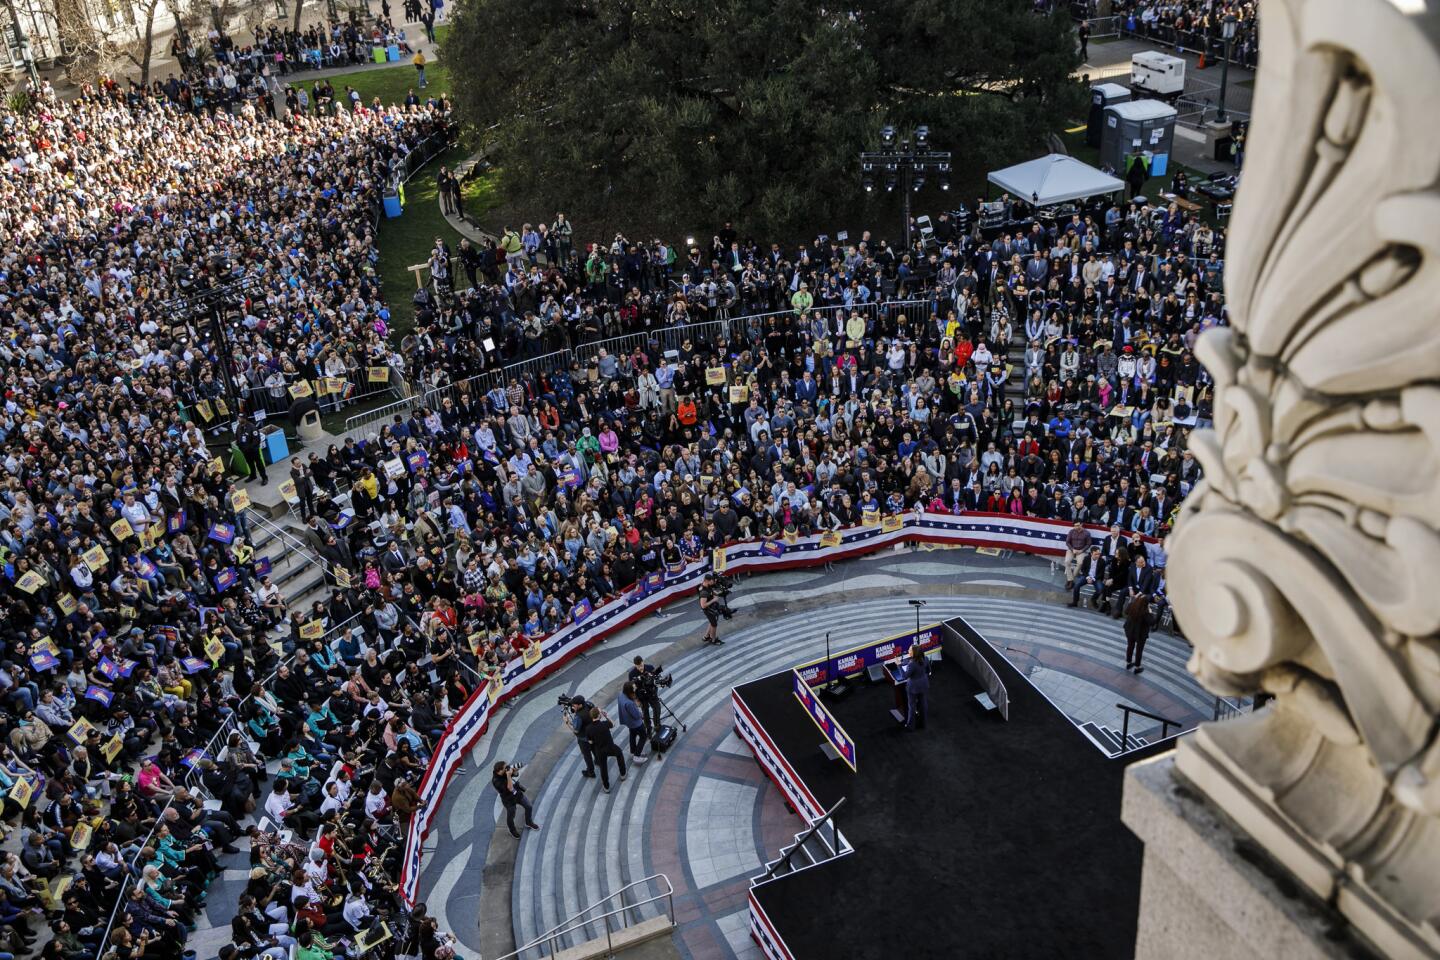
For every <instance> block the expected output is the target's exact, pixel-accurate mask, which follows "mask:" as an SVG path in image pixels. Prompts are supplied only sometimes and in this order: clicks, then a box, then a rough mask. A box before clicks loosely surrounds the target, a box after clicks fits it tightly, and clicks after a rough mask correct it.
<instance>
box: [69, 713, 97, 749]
mask: <svg viewBox="0 0 1440 960" xmlns="http://www.w3.org/2000/svg"><path fill="white" fill-rule="evenodd" d="M94 729H95V727H94V725H93V724H91V723H90V721H89V720H86V719H85V718H84V717H81V718H80V719H79V720H76V721H75V722H74V723H72V724H71V725H70V732H69V734H68V736H69V737H70V739H71V740H72V741H73V742H75V743H84V742H85V737H86V736H87V735H88V734H89V733H90V731H91V730H94Z"/></svg>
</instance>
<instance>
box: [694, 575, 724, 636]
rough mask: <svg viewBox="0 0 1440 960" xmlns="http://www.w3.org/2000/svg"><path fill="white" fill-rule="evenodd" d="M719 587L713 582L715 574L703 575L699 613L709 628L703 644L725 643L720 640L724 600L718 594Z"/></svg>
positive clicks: (706, 629)
mask: <svg viewBox="0 0 1440 960" xmlns="http://www.w3.org/2000/svg"><path fill="white" fill-rule="evenodd" d="M718 590H719V587H718V585H717V584H716V582H715V574H713V573H707V574H705V582H704V583H703V585H702V586H701V587H700V612H701V613H703V614H705V619H706V620H707V621H709V623H710V626H708V627H706V628H705V642H706V643H710V644H714V645H715V646H720V645H721V644H723V643H724V642H725V641H724V640H721V639H720V636H719V633H718V631H719V627H720V612H721V608H722V607H723V606H724V605H725V598H724V597H723V596H721V595H720V593H719V592H718Z"/></svg>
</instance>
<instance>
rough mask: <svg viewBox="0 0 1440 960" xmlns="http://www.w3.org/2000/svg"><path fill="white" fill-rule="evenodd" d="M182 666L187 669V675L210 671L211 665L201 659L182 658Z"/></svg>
mask: <svg viewBox="0 0 1440 960" xmlns="http://www.w3.org/2000/svg"><path fill="white" fill-rule="evenodd" d="M180 665H181V666H182V667H184V668H185V672H186V673H199V672H200V671H201V670H209V669H210V664H208V663H206V662H205V661H204V660H201V659H200V658H199V657H182V658H181V660H180Z"/></svg>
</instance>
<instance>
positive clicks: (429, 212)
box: [292, 24, 495, 419]
mask: <svg viewBox="0 0 1440 960" xmlns="http://www.w3.org/2000/svg"><path fill="white" fill-rule="evenodd" d="M449 29H450V27H449V25H448V24H445V25H441V26H439V27H437V28H436V29H435V34H436V39H437V40H439V41H442V42H443V41H444V39H445V34H446V33H447V32H448V31H449ZM425 75H426V76H425V79H426V81H427V86H426V89H425V90H424V91H423V92H422V91H421V90H420V89H419V88H418V87H417V85H416V74H415V68H414V66H412V65H411V64H410V63H409V61H408V60H402V61H401V63H400V64H399V65H397V66H393V67H374V68H366V67H357V68H356V69H354V70H351V71H348V72H346V73H339V74H335V75H333V76H331V77H330V78H329V80H330V84H331V86H333V87H334V88H335V97H336V100H337V102H339V103H340V104H344V103H345V102H346V97H347V94H346V89H345V88H346V87H353V88H354V89H355V90H356V91H358V92H359V94H360V96H361V98H362V99H363V100H364V102H365V103H367V104H368V103H370V102H371V101H372V100H373V99H374V98H375V97H379V98H380V102H381V103H384V104H392V103H400V102H402V101H403V100H404V99H405V96H406V94H408V93H409V92H410V91H411V90H412V89H413V90H415V92H416V93H419V94H421V95H422V96H423V95H424V94H430V93H436V94H439V93H447V92H449V84H450V74H449V71H448V70H446V68H445V64H444V63H434V64H432V65H430V66H428V67H426V68H425ZM314 83H315V80H314V79H310V78H306V77H300V78H299V79H298V80H297V82H296V84H292V86H294V85H298V84H305V86H306V89H312V88H313V85H314ZM470 152H471V151H470V149H469V148H466V147H454V148H452V149H450V150H447V151H445V152H444V153H442V154H441V155H440V156H438V157H436V158H435V159H434V160H433V161H431V162H430V163H429V164H427V165H426V166H425V167H424V168H422V169H420V170H419V171H417V172H416V173H415V175H414V176H413V177H412V178H411V180H410V182H409V183H408V184H407V185H406V186H405V212H404V213H403V214H401V215H400V216H399V217H396V218H395V219H393V220H392V219H389V218H387V217H383V216H382V217H381V219H380V232H379V236H378V237H377V238H376V242H377V244H378V246H379V248H380V277H381V280H382V282H383V283H384V285H385V299H386V300H387V301H389V303H390V312H391V328H392V329H393V330H395V331H396V333H397V334H398V335H401V336H403V335H404V334H405V333H407V332H409V330H410V328H411V326H412V325H413V324H414V310H413V309H412V308H411V302H410V298H411V297H412V296H413V295H414V293H415V274H413V273H411V272H410V270H409V267H411V266H412V265H414V264H418V263H424V262H425V261H426V260H428V259H429V257H430V248H431V247H433V246H434V245H435V238H436V237H444V238H445V239H446V240H447V241H448V242H449V243H450V246H451V247H452V249H453V248H454V247H456V246H458V245H459V243H460V240H461V237H460V235H459V234H458V233H456V232H455V231H454V230H452V229H450V226H449V224H447V223H446V222H445V218H444V217H443V216H441V214H440V201H439V199H438V197H437V195H436V191H435V171H436V170H438V169H439V167H440V165H441V164H444V165H446V166H449V167H451V168H453V167H454V166H455V165H456V164H458V163H461V162H463V161H464V160H465V159H467V158H468V157H469V155H470ZM494 188H495V177H494V175H493V174H491V175H487V176H481V177H475V178H473V179H471V180H469V181H467V182H466V184H465V210H466V212H467V213H472V214H483V213H484V212H485V210H486V209H488V208H489V207H491V206H493V205H494V203H495V192H494ZM357 409H359V408H358V407H357V408H354V409H347V410H345V411H343V412H344V414H345V415H347V416H349V415H353V414H354V413H355V410H357ZM342 419H343V418H342Z"/></svg>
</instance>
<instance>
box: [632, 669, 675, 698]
mask: <svg viewBox="0 0 1440 960" xmlns="http://www.w3.org/2000/svg"><path fill="white" fill-rule="evenodd" d="M664 671H665V668H664V667H658V666H657V667H655V668H654V670H653V671H652V670H649V669H646V670H642V671H640V674H639V675H638V676H637V677H636V678H635V695H636V696H638V697H639V698H640V699H641V700H654V699H655V698H656V697H658V696H660V691H661V690H662V689H667V688H668V687H669V686H670V684H672V683H674V682H675V675H674V674H671V673H665V672H664Z"/></svg>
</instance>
